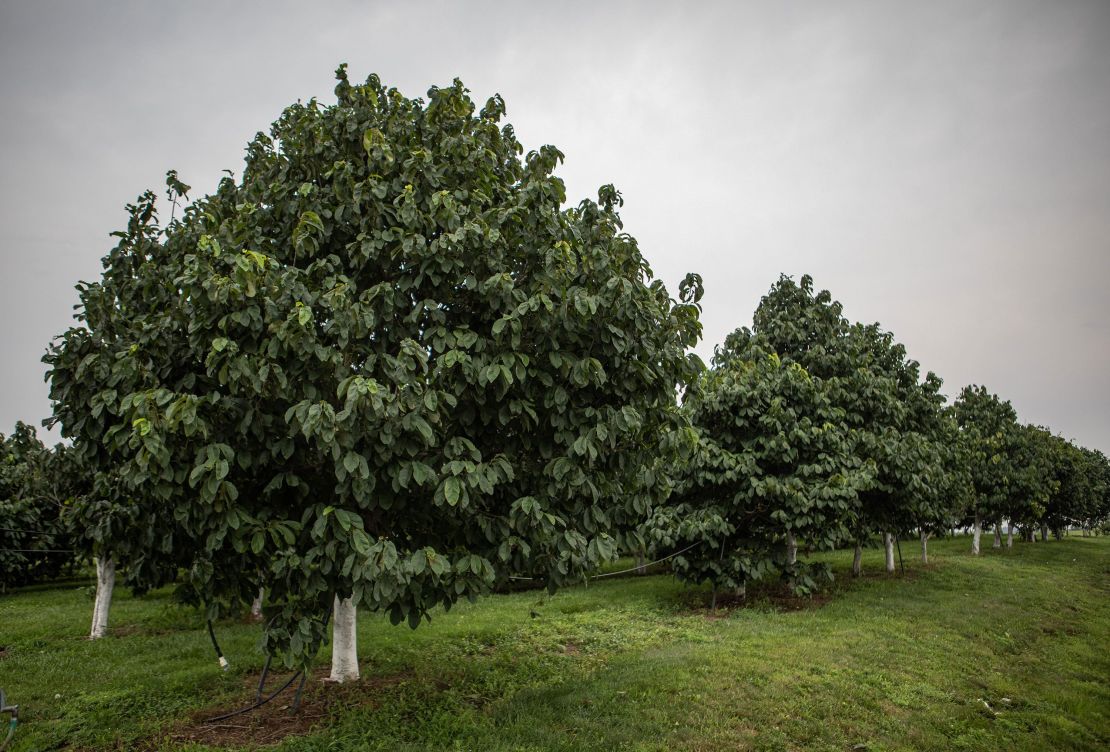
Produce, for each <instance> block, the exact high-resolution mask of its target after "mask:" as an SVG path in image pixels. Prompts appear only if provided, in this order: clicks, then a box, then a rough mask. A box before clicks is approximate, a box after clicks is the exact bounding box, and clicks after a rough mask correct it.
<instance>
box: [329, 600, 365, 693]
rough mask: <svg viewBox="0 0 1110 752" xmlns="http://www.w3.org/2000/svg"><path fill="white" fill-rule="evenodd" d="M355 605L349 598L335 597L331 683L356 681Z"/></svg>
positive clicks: (332, 627)
mask: <svg viewBox="0 0 1110 752" xmlns="http://www.w3.org/2000/svg"><path fill="white" fill-rule="evenodd" d="M356 613H357V612H356V610H355V604H354V602H353V601H352V600H351V599H350V598H344V599H343V600H340V599H339V596H338V595H337V596H335V610H334V613H333V614H332V617H331V676H330V677H329V679H331V681H333V682H339V683H341V684H342V683H343V682H347V681H357V680H358V634H357V632H356V629H355V627H356V622H355V619H356Z"/></svg>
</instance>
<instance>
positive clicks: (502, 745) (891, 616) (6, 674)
mask: <svg viewBox="0 0 1110 752" xmlns="http://www.w3.org/2000/svg"><path fill="white" fill-rule="evenodd" d="M985 542H986V544H987V548H986V551H985V554H984V555H983V556H982V557H980V558H973V557H971V556H970V555H968V554H967V553H966V549H967V541H966V539H958V540H955V541H935V542H933V543H932V544H931V546H930V549H931V550H930V553H931V558H932V560H933V563H931V564H930V565H929V566H928V567H923V566H922V565H920V564H919V563H917V560H916V545H914V544H908V543H907V544H903V547H904V553H905V554H906V557H907V561H906V564H907V574H906V575H905V576H901V575H897V576H894V577H888V576H886V575H885V573H881V569H882V562H881V552H879V551H875V550H872V551H868V552H867V554H866V556H865V558H864V566H865V569H866V570H867V576H865V577H864V578H862V579H861V580H858V581H850V580H849V579H848V577H847V568H848V565H849V563H850V553H844V554H835V555H833V556H831V557H830V560H831V561H832V563H833V564H834V566H835V569H836V572H837V575H838V577H837V584H836V586H835V588H834V589H833V592H832V594H831V598H829V599H828V600H827V601H826V602H825V603H824V605H821V606H819V607H818V605H817V604H814V605H813V606H812V607H807V608H802V609H800V610H781V609H780V608H778V607H777V606H775V605H774V604H773V603H772V602H771V601H769V600H766V599H760V598H758V597H757V598H753V601H754V602H753V603H751V604H749V605H748V606H746V607H744V608H734V609H721V610H719V611H718V612H717V613H716V614H709V613H707V612H706V610H705V609H704V607H702V606H699V604H700V603H703V602H704V601H701V600H699V598H698V595H699V594H698V593H696V592H692V591H690V590H688V589H684V588H683V587H681V586H680V585H678V584H676V583H675V582H674V581H673V580H672V579H671V578H670V577H669V576H666V575H656V576H645V577H623V578H611V579H607V580H599V581H596V582H594V583H591V584H590V585H589V586H588V587H577V588H572V589H569V590H566V591H562V592H560V593H559V594H557V595H556V596H555V597H548V596H546V595H544V594H542V593H541V592H538V591H528V592H522V593H515V594H512V595H498V596H494V597H491V598H487V599H485V600H483V601H480V602H478V603H477V604H475V605H463V606H460V607H457V608H456V609H453V610H452V611H451V612H450V613H449V614H438V615H436V616H435V618H434V620H433V621H432V623H431V624H425V625H423V626H421V627H420V628H419V629H418V630H416V631H415V632H414V631H410V630H409V629H408V628H407V627H403V626H402V627H391V626H390V625H389V623H388V621H386V620H385V619H383V618H381V617H377V616H372V615H369V614H362V615H360V623H359V652H360V656H361V659H362V672H363V680H362V681H361V682H359V683H358V684H357V685H354V686H350V685H349V686H344V687H338V688H337V687H329V686H326V685H323V684H322V683H321V682H320V681H318V680H317V679H316V678H315V677H314V678H313V680H312V681H310V682H309V687H308V690H307V694H306V704H305V708H304V709H303V713H302V714H301V716H300V717H291V716H290V714H289V712H288V711H287V710H286V709H284V708H285V706H286V705H287V704H288V700H287V699H285V698H286V695H282V696H281V697H279V698H278V699H277V700H275V701H274V702H273V703H271V704H270V705H267V706H266V708H265V712H262V713H260V714H252V715H246V716H241V717H238V718H233V719H229V720H227V721H224V722H222V723H221V724H220V725H219V726H218V727H215V728H211V727H205V726H204V725H203V724H202V723H201V719H203V718H207V717H210V716H212V715H215V714H216V711H218V710H220V709H231V708H234V707H237V706H239V705H242V704H245V703H247V702H248V701H249V699H250V698H251V697H252V696H253V695H252V689H251V688H250V687H249V686H248V685H250V684H251V683H252V682H253V680H254V679H253V677H256V676H257V674H258V672H259V670H260V668H261V664H262V658H261V655H260V654H259V653H258V651H257V648H256V647H255V642H256V637H257V631H258V630H257V627H255V626H253V625H250V624H245V623H230V622H229V623H223V624H220V625H218V634H219V636H220V639H221V642H222V645H223V648H224V651H225V653H226V654H227V655H228V657H229V659H230V660H231V663H232V666H231V670H230V671H229V672H227V673H224V672H222V671H220V669H219V667H218V665H217V663H216V660H215V657H214V654H213V652H212V648H211V645H210V643H209V641H208V636H207V634H206V632H205V630H204V624H203V622H202V620H201V619H200V618H199V617H198V615H197V614H196V613H195V612H194V611H191V610H189V609H185V608H182V607H180V606H177V605H174V604H173V603H172V601H171V600H170V597H169V595H168V594H167V593H165V592H158V593H155V594H153V595H151V596H148V597H146V598H143V599H134V598H131V597H129V596H128V595H127V594H126V592H125V591H123V590H122V589H120V590H117V598H116V601H115V603H114V605H113V607H112V615H111V616H112V625H113V630H112V632H113V633H112V636H111V637H109V638H107V639H104V640H100V641H97V642H90V641H88V640H86V639H84V637H85V634H86V633H87V631H88V620H89V616H90V613H91V608H92V604H91V601H90V599H89V595H88V593H87V590H86V589H85V588H84V587H81V586H79V585H77V584H69V585H57V586H52V587H48V588H41V589H35V590H27V591H23V592H17V593H15V594H13V595H9V596H4V597H0V645H2V646H3V653H2V654H0V687H2V688H3V689H4V690H5V691H6V692H7V693H8V697H9V701H10V702H16V703H19V705H20V706H21V713H20V715H21V721H22V723H21V725H20V727H19V729H18V731H17V733H16V737H15V744H14V747H13V749H15V750H45V749H82V750H83V749H167V750H168V749H173V750H181V749H189V750H199V749H210V748H213V747H215V748H224V747H228V746H251V745H252V744H257V743H258V742H264V743H266V744H269V745H271V746H269V747H268V748H271V749H280V750H321V751H322V750H363V749H382V750H441V749H447V750H606V751H607V752H612V751H613V750H721V749H729V750H733V749H752V750H872V751H875V750H931V749H937V750H999V749H1003V750H1034V749H1036V750H1068V749H1089V750H1093V749H1105V748H1108V747H1110V538H1095V539H1092V538H1080V537H1075V536H1073V537H1069V538H1066V539H1065V540H1063V541H1058V542H1057V541H1053V542H1049V543H1047V544H1045V543H1037V544H1029V543H1015V544H1014V545H1015V548H1014V549H1013V550H1012V551H993V550H991V549H990V547H989V545H990V541H989V538H987V539H986V540H985ZM327 660H328V656H327V655H326V654H324V655H322V656H321V657H320V660H319V663H320V665H322V666H326V664H327ZM291 730H292V731H295V733H293V734H291V735H290V734H289V732H290V731H291ZM272 745H277V746H272Z"/></svg>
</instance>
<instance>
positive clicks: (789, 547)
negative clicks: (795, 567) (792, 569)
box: [786, 532, 798, 564]
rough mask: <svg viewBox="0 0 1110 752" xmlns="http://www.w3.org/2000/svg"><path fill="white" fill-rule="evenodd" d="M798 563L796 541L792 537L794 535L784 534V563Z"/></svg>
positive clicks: (791, 533)
mask: <svg viewBox="0 0 1110 752" xmlns="http://www.w3.org/2000/svg"><path fill="white" fill-rule="evenodd" d="M797 561H798V539H797V538H795V537H794V533H793V532H790V533H787V534H786V563H787V564H794V563H796V562H797Z"/></svg>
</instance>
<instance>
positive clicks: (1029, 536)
mask: <svg viewBox="0 0 1110 752" xmlns="http://www.w3.org/2000/svg"><path fill="white" fill-rule="evenodd" d="M1025 542H1026V543H1036V542H1037V538H1036V536H1034V535H1033V528H1031V527H1028V528H1026V529H1025Z"/></svg>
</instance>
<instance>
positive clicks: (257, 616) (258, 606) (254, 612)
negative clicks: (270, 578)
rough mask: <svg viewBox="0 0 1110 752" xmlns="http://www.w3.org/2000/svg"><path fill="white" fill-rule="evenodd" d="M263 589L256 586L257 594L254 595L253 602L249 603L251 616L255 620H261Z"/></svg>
mask: <svg viewBox="0 0 1110 752" xmlns="http://www.w3.org/2000/svg"><path fill="white" fill-rule="evenodd" d="M263 592H264V590H263V589H262V588H258V595H256V596H255V598H254V602H253V603H251V618H252V619H254V620H255V621H262V593H263Z"/></svg>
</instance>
